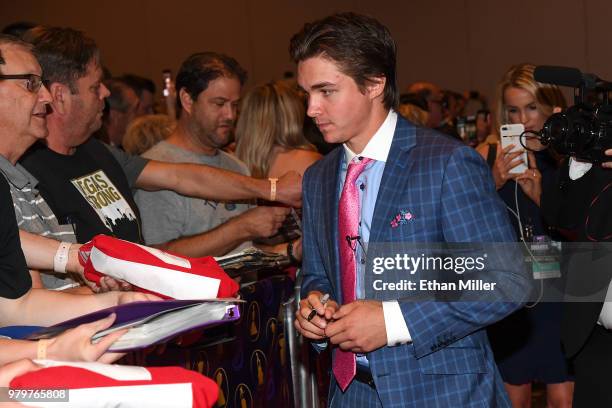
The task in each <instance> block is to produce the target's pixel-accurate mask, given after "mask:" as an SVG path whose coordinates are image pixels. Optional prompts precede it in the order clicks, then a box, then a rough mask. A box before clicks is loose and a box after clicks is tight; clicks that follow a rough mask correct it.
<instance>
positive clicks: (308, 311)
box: [295, 291, 338, 340]
mask: <svg viewBox="0 0 612 408" xmlns="http://www.w3.org/2000/svg"><path fill="white" fill-rule="evenodd" d="M337 310H338V304H337V303H336V302H335V301H334V300H331V299H330V295H329V294H324V293H322V292H320V291H312V292H310V293H308V296H307V297H306V298H305V299H302V300H301V301H300V308H299V310H298V313H297V317H296V319H295V327H296V329H297V330H298V331H299V332H300V333H301V334H302V335H303V336H304V337H307V338H309V339H316V340H320V339H324V338H325V337H326V336H325V327H327V324H328V323H329V322H330V321H331V317H332V315H333V314H334V313H335V312H336V311H337Z"/></svg>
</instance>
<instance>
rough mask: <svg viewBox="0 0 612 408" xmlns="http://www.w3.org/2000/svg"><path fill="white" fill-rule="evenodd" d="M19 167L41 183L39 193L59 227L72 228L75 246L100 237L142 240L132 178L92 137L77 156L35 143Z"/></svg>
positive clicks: (81, 147)
mask: <svg viewBox="0 0 612 408" xmlns="http://www.w3.org/2000/svg"><path fill="white" fill-rule="evenodd" d="M21 164H22V165H23V166H24V167H25V168H26V169H27V170H28V171H29V172H30V173H32V175H34V177H36V178H37V179H38V182H39V183H38V185H37V189H38V190H39V192H40V194H41V195H42V197H43V198H44V199H45V200H46V201H47V203H48V204H49V207H50V208H51V210H52V211H53V213H54V214H55V216H56V217H57V219H58V221H59V222H60V224H73V226H74V229H75V233H76V238H77V242H80V243H84V242H87V241H89V240H90V239H92V238H93V237H94V236H95V235H97V234H106V235H112V236H115V237H117V238H121V239H124V240H127V241H132V242H139V243H141V242H142V238H141V233H140V220H139V214H138V207H137V206H136V204H135V203H134V199H133V197H132V191H131V190H130V186H129V184H128V180H127V178H126V175H125V173H124V172H123V169H122V167H121V165H120V164H119V162H117V160H116V159H115V157H114V156H113V155H112V154H111V152H110V151H109V150H108V148H107V147H106V146H105V145H104V144H103V143H102V142H100V141H98V140H96V139H93V138H91V139H90V140H88V141H87V142H85V143H84V144H82V145H80V146H79V147H77V149H76V152H75V154H73V155H63V154H58V153H56V152H54V151H52V150H50V149H48V148H47V147H45V146H43V145H40V144H37V145H35V146H33V148H32V149H31V150H30V151H28V152H27V153H26V154H25V155H24V157H23V158H22V159H21Z"/></svg>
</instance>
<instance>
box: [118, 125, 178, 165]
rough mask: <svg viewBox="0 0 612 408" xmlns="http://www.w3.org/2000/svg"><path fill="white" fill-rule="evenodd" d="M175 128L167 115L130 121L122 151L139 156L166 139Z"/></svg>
mask: <svg viewBox="0 0 612 408" xmlns="http://www.w3.org/2000/svg"><path fill="white" fill-rule="evenodd" d="M175 126H176V123H175V121H174V120H173V119H172V118H171V117H170V116H168V115H144V116H140V117H138V118H136V119H134V120H133V121H132V123H130V125H129V126H128V128H127V131H126V132H125V136H124V137H123V149H124V150H125V151H126V152H128V153H130V154H136V155H140V154H142V153H144V152H146V151H147V150H149V149H150V148H152V147H153V146H155V145H156V144H157V143H159V142H160V141H162V140H164V139H166V138H167V137H168V136H169V135H170V133H172V131H173V130H174V127H175Z"/></svg>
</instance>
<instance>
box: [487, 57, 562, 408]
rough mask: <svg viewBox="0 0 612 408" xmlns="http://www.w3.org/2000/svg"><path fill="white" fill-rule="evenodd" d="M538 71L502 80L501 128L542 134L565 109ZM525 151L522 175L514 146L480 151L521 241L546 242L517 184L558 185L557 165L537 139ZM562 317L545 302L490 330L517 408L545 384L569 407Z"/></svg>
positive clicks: (543, 227)
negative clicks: (537, 384)
mask: <svg viewBox="0 0 612 408" xmlns="http://www.w3.org/2000/svg"><path fill="white" fill-rule="evenodd" d="M534 69H535V66H533V65H531V64H519V65H515V66H513V67H511V68H510V69H509V70H508V71H506V73H505V74H504V76H503V77H502V79H501V81H500V82H499V84H498V86H497V102H496V103H497V109H496V112H497V117H496V122H497V127H498V128H499V126H501V125H507V124H522V125H523V126H524V127H525V130H527V131H530V132H539V131H540V130H541V129H542V127H543V125H544V123H545V121H546V120H547V119H548V118H549V117H550V116H551V115H552V114H553V113H555V112H559V111H561V109H562V108H565V106H566V104H565V100H564V99H563V95H562V93H561V91H560V90H559V88H558V87H556V86H554V85H546V84H542V83H539V82H536V81H535V79H534V77H533V72H534ZM527 145H528V147H529V148H530V149H533V150H535V152H529V166H528V167H529V168H528V169H526V170H525V172H523V173H513V172H512V169H514V168H516V167H517V166H519V165H520V164H522V163H523V160H522V159H521V157H520V156H521V155H523V153H522V152H510V151H511V150H513V146H512V145H510V146H507V147H505V148H502V147H501V144H500V143H499V139H498V142H497V143H487V144H483V145H481V146H480V147H479V148H478V149H477V150H478V152H479V153H480V154H481V155H482V156H483V158H485V159H486V160H487V162H488V163H489V166H490V167H491V168H492V172H493V178H494V180H495V186H496V188H497V191H498V194H499V196H500V198H501V199H502V200H503V201H504V203H505V204H506V207H507V209H508V216H509V218H510V220H511V221H512V225H513V226H514V229H515V232H516V235H517V237H519V238H520V240H523V241H526V242H528V241H531V239H532V237H542V238H544V237H545V236H546V235H548V234H549V229H548V226H547V224H546V223H545V221H544V219H543V214H542V211H541V210H540V208H539V207H538V205H539V202H538V201H536V200H535V199H530V198H531V197H529V196H528V195H527V194H525V193H523V192H522V191H521V189H519V188H518V185H517V183H518V184H520V185H521V187H522V184H521V183H523V184H525V183H526V182H525V181H524V180H527V179H526V177H531V178H530V179H529V180H533V182H532V184H534V182H535V181H536V180H537V182H538V183H539V181H540V180H541V179H542V178H544V179H545V180H547V181H548V180H554V178H555V174H556V171H557V163H556V161H555V159H554V158H553V157H552V156H551V155H550V154H549V152H548V151H546V150H544V149H545V147H544V146H542V145H541V144H540V143H539V142H538V141H537V140H535V139H530V140H528V141H527ZM538 168H539V170H538ZM515 180H518V181H515ZM561 315H562V307H561V305H560V304H558V303H545V302H544V303H538V304H537V305H532V307H530V308H523V309H521V310H518V311H517V312H515V313H513V314H512V315H510V316H508V317H507V318H505V319H504V320H502V321H500V322H498V323H496V324H494V325H492V326H490V327H489V329H488V334H489V339H490V341H491V345H492V347H493V351H494V353H495V358H496V362H497V365H498V367H499V370H500V372H501V375H502V378H503V379H504V385H505V387H506V391H507V392H508V395H509V396H510V399H511V401H512V405H513V407H515V408H520V407H527V406H529V403H530V401H531V387H532V383H533V382H535V381H539V382H543V383H544V384H546V397H547V401H548V404H549V406H551V407H565V406H570V404H571V400H572V391H573V382H572V381H571V380H572V378H571V376H570V373H569V369H568V366H567V361H566V359H565V358H564V355H563V352H562V350H561V340H560V327H561Z"/></svg>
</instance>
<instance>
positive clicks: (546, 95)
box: [495, 64, 567, 129]
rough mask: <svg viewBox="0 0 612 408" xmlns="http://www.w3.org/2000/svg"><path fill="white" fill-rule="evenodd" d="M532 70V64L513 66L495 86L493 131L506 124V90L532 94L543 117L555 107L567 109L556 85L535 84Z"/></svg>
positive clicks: (533, 66) (548, 114)
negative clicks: (494, 124) (521, 90)
mask: <svg viewBox="0 0 612 408" xmlns="http://www.w3.org/2000/svg"><path fill="white" fill-rule="evenodd" d="M534 70H535V65H533V64H518V65H514V66H512V67H510V69H509V70H508V71H506V73H505V74H504V76H503V77H502V79H501V81H499V83H498V84H497V94H496V100H497V103H496V112H495V119H496V121H497V124H496V126H495V129H499V127H500V126H501V125H503V124H505V123H508V115H507V111H506V106H505V104H504V93H505V92H506V89H508V88H519V89H524V90H525V91H527V92H529V93H530V94H532V95H533V96H534V97H535V100H536V105H537V107H538V110H539V111H540V112H541V113H542V114H543V115H544V116H545V117H549V116H550V115H552V113H553V108H555V107H559V108H561V109H565V108H566V107H567V104H566V102H565V98H564V97H563V93H561V90H560V89H559V88H558V87H557V86H556V85H550V84H544V83H541V82H537V81H536V80H535V79H534V77H533V71H534Z"/></svg>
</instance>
